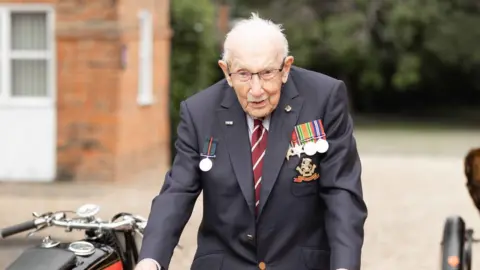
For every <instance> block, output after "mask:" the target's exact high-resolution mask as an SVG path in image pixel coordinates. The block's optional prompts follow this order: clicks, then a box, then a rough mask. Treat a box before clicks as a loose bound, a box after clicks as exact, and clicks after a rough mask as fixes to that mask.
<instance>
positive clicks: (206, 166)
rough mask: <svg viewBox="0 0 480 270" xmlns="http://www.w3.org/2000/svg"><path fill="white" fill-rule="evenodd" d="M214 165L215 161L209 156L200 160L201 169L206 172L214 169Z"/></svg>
mask: <svg viewBox="0 0 480 270" xmlns="http://www.w3.org/2000/svg"><path fill="white" fill-rule="evenodd" d="M212 167H213V162H212V160H211V159H209V158H208V157H206V158H204V159H202V161H200V170H202V171H204V172H208V171H210V169H212Z"/></svg>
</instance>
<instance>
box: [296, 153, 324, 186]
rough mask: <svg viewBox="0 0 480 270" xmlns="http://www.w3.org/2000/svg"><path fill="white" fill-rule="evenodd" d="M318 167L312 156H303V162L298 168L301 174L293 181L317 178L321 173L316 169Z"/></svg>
mask: <svg viewBox="0 0 480 270" xmlns="http://www.w3.org/2000/svg"><path fill="white" fill-rule="evenodd" d="M316 168H317V165H315V164H314V163H313V161H312V159H311V158H303V159H302V163H300V164H299V165H298V166H297V168H296V169H297V171H298V172H299V173H300V175H299V176H297V177H295V178H294V179H293V181H294V182H295V183H301V182H310V181H313V180H317V179H318V178H319V177H320V175H319V174H318V173H317V172H316V171H315V169H316Z"/></svg>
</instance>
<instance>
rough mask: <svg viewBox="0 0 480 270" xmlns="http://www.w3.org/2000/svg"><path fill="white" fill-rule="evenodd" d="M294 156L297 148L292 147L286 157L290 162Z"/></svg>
mask: <svg viewBox="0 0 480 270" xmlns="http://www.w3.org/2000/svg"><path fill="white" fill-rule="evenodd" d="M294 155H295V148H293V147H292V146H291V145H290V147H289V148H288V150H287V156H286V158H287V160H290V157H291V156H294Z"/></svg>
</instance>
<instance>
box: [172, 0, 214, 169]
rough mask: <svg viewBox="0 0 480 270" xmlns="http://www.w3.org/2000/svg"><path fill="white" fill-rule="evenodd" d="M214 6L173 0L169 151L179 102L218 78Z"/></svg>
mask: <svg viewBox="0 0 480 270" xmlns="http://www.w3.org/2000/svg"><path fill="white" fill-rule="evenodd" d="M215 17H216V16H215V5H214V4H213V2H212V1H210V0H195V1H192V0H173V1H172V2H171V27H172V30H173V38H172V55H171V71H170V72H171V84H170V85H171V88H170V125H171V151H172V152H171V153H172V160H173V157H174V155H175V146H174V142H175V139H176V131H177V125H178V121H179V106H180V102H181V101H182V100H184V99H185V98H187V97H189V96H191V95H192V94H194V93H196V92H198V91H199V90H202V89H204V88H205V87H207V86H209V85H210V84H212V83H213V82H215V81H216V80H217V79H218V78H219V73H218V70H219V68H215V67H216V65H217V61H218V59H219V56H220V52H219V50H218V44H219V43H218V38H217V33H216V24H215Z"/></svg>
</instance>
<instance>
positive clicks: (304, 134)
mask: <svg viewBox="0 0 480 270" xmlns="http://www.w3.org/2000/svg"><path fill="white" fill-rule="evenodd" d="M294 132H295V137H297V138H299V139H300V144H302V145H303V153H305V154H307V155H308V156H313V155H315V153H317V147H316V146H315V141H314V140H315V136H314V128H313V124H312V123H311V122H310V123H305V124H301V125H298V126H296V127H295V131H294Z"/></svg>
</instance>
